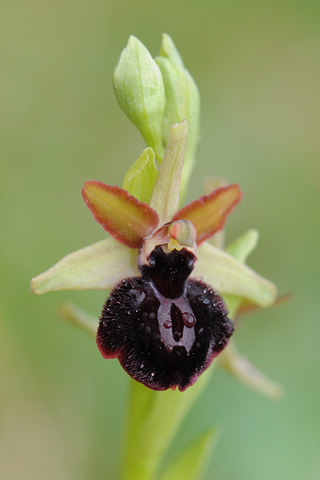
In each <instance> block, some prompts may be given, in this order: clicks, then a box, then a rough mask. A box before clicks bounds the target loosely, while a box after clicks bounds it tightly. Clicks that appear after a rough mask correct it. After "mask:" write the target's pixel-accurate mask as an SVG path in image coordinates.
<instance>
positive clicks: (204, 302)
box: [196, 294, 211, 305]
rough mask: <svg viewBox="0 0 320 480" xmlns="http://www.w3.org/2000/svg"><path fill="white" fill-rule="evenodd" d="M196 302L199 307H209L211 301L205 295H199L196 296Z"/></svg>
mask: <svg viewBox="0 0 320 480" xmlns="http://www.w3.org/2000/svg"><path fill="white" fill-rule="evenodd" d="M196 301H197V303H198V304H199V305H209V303H210V301H211V300H210V299H209V298H207V297H206V296H205V295H202V294H201V295H197V296H196Z"/></svg>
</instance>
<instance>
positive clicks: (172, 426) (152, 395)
mask: <svg viewBox="0 0 320 480" xmlns="http://www.w3.org/2000/svg"><path fill="white" fill-rule="evenodd" d="M212 371H213V369H212V367H211V368H210V371H207V372H205V373H204V374H203V375H202V376H201V377H200V379H199V380H198V381H197V383H196V384H195V385H194V386H192V387H190V388H188V390H186V391H185V392H179V391H172V390H167V391H165V392H154V391H152V390H149V389H147V388H146V387H144V386H143V385H141V384H140V383H137V382H135V381H131V392H130V406H129V419H128V422H127V425H128V427H127V432H126V441H125V451H124V460H123V464H122V477H121V478H122V480H154V479H155V478H156V474H157V472H158V469H159V466H160V462H161V460H162V458H163V456H164V455H165V453H166V451H167V449H168V448H169V446H170V444H171V442H172V440H173V438H174V436H175V434H176V432H177V430H178V428H179V426H180V425H181V423H182V421H183V420H184V418H185V416H186V415H187V413H188V411H189V410H190V408H191V406H192V405H193V404H194V402H195V401H196V399H197V398H198V396H199V395H200V393H201V392H202V390H203V389H204V388H205V386H206V385H207V382H208V380H209V378H210V375H211V373H212Z"/></svg>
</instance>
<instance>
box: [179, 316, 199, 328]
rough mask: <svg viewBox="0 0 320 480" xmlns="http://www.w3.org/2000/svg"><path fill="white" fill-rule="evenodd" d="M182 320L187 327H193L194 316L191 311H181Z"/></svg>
mask: <svg viewBox="0 0 320 480" xmlns="http://www.w3.org/2000/svg"><path fill="white" fill-rule="evenodd" d="M182 320H183V323H184V324H185V326H186V327H188V328H192V327H194V325H195V323H196V319H195V316H194V315H192V313H189V312H183V314H182Z"/></svg>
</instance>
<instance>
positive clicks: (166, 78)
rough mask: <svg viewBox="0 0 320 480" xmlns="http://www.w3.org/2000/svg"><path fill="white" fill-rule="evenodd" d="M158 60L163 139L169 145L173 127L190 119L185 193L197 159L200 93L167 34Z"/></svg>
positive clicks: (183, 178) (185, 165)
mask: <svg viewBox="0 0 320 480" xmlns="http://www.w3.org/2000/svg"><path fill="white" fill-rule="evenodd" d="M156 62H157V64H158V66H159V68H160V70H161V73H162V78H163V83H164V88H165V95H166V106H165V111H164V116H163V141H164V144H165V145H166V144H167V142H168V138H169V131H170V127H171V126H172V125H174V124H175V123H180V122H181V121H182V120H185V119H186V120H188V124H189V134H188V140H187V145H186V152H185V162H184V167H183V172H182V180H181V194H182V196H184V194H185V191H186V189H187V184H188V181H189V179H190V175H191V172H192V169H193V166H194V163H195V160H196V158H195V157H196V154H197V150H198V147H199V141H200V94H199V90H198V87H197V85H196V83H195V81H194V80H193V78H192V77H191V75H190V73H189V72H188V70H187V69H186V68H185V66H184V64H183V61H182V59H181V57H180V54H179V52H178V50H177V48H176V46H175V44H174V43H173V40H172V39H171V37H170V36H169V35H167V34H164V35H163V36H162V44H161V49H160V56H159V57H157V58H156Z"/></svg>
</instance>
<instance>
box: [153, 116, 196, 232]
mask: <svg viewBox="0 0 320 480" xmlns="http://www.w3.org/2000/svg"><path fill="white" fill-rule="evenodd" d="M187 135H188V122H187V121H185V120H184V121H183V122H181V123H178V124H177V125H173V127H171V129H170V136H169V141H168V145H167V149H166V153H165V155H164V158H163V161H162V163H161V165H160V168H159V173H158V177H157V180H156V183H155V186H154V189H153V192H152V197H151V202H150V205H151V207H152V208H154V209H155V210H156V211H157V212H158V215H159V219H160V220H159V223H160V224H163V223H166V222H169V221H170V220H171V218H172V216H173V215H174V214H175V213H176V211H177V210H178V208H179V203H180V181H181V172H182V167H183V159H184V151H185V146H186V140H187Z"/></svg>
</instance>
